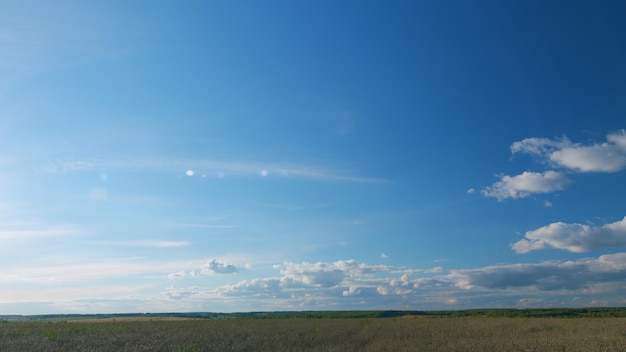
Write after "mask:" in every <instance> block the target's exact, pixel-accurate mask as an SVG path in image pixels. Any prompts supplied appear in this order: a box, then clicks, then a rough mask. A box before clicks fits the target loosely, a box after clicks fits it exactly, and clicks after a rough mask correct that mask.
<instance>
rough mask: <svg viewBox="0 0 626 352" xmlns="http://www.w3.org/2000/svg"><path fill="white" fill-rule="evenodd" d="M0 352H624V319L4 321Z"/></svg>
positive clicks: (0, 330)
mask: <svg viewBox="0 0 626 352" xmlns="http://www.w3.org/2000/svg"><path fill="white" fill-rule="evenodd" d="M0 350H1V351H11V352H17V351H48V352H53V351H83V352H87V351H116V352H117V351H133V352H136V351H167V352H171V351H175V352H180V351H182V352H192V351H195V352H198V351H585V352H590V351H591V352H593V351H603V352H606V351H624V350H626V319H625V318H592V319H588V318H580V319H567V318H474V317H472V318H416V317H399V318H387V319H383V318H364V319H301V318H288V319H223V320H204V319H190V320H158V319H155V320H135V321H132V320H121V321H118V320H115V321H113V320H108V321H69V322H41V321H28V322H7V321H4V322H3V323H1V324H0Z"/></svg>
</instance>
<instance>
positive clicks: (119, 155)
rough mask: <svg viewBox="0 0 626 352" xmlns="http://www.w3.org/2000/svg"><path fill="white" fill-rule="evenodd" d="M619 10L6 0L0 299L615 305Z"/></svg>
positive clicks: (17, 304)
mask: <svg viewBox="0 0 626 352" xmlns="http://www.w3.org/2000/svg"><path fill="white" fill-rule="evenodd" d="M625 11H626V8H625V6H624V4H623V3H621V2H619V1H606V2H594V3H590V2H583V1H573V2H567V3H566V2H559V1H554V2H528V1H519V2H500V1H478V2H467V1H446V2H441V1H430V2H427V1H424V2H414V1H407V2H401V1H394V2H372V1H342V2H336V1H315V2H301V1H297V2H285V1H276V2H274V1H263V2H259V1H239V2H236V1H188V2H184V3H181V2H175V1H106V2H93V1H52V2H45V3H43V2H40V1H19V2H14V1H0V241H1V243H2V244H1V246H0V253H1V255H0V314H40V313H107V312H159V311H219V312H230V311H251V310H254V311H258V310H312V309H322V310H326V309H419V310H425V309H463V308H477V307H517V308H525V307H562V306H565V307H580V306H606V305H608V306H616V305H624V304H626V302H625V297H624V296H623V292H624V289H625V288H626V249H625V247H626V218H625V216H626V203H625V202H624V199H625V197H626V187H624V181H625V180H626V179H625V172H626V171H625V169H626V132H625V130H624V129H625V128H626V123H625V121H626V120H625V117H626V66H625V65H624V62H626V28H625V27H626V26H625V25H624V21H623V18H624V14H625V13H626V12H625Z"/></svg>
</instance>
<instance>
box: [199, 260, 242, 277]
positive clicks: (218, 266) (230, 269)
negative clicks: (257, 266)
mask: <svg viewBox="0 0 626 352" xmlns="http://www.w3.org/2000/svg"><path fill="white" fill-rule="evenodd" d="M238 271H239V269H237V267H236V266H235V265H233V264H226V263H222V262H219V261H217V259H211V260H209V261H208V262H207V263H206V264H205V265H204V266H203V267H202V273H203V274H233V273H236V272H238Z"/></svg>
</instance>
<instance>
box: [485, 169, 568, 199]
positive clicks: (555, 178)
mask: <svg viewBox="0 0 626 352" xmlns="http://www.w3.org/2000/svg"><path fill="white" fill-rule="evenodd" d="M570 182H571V181H570V180H569V179H568V178H567V177H566V176H565V175H563V174H561V173H558V172H556V171H547V172H545V173H538V172H530V171H526V172H523V173H522V174H520V175H517V176H508V175H502V176H501V177H500V181H498V182H496V183H494V184H493V185H491V186H489V187H486V188H485V189H483V190H482V194H483V195H484V196H485V197H493V198H496V199H497V200H499V201H501V200H504V199H507V198H514V199H515V198H524V197H527V196H529V195H531V194H534V193H550V192H554V191H560V190H562V189H564V188H565V185H567V184H568V183H570Z"/></svg>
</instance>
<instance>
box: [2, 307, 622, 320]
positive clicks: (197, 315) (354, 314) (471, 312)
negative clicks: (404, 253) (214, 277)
mask: <svg viewBox="0 0 626 352" xmlns="http://www.w3.org/2000/svg"><path fill="white" fill-rule="evenodd" d="M396 317H424V318H460V317H475V318H623V317H626V307H605V308H596V307H594V308H534V309H465V310H432V311H419V310H371V311H364V310H346V311H284V312H242V313H212V312H190V313H122V314H46V315H25V316H23V315H0V321H9V320H10V321H15V320H47V321H64V320H81V319H115V318H119V319H122V318H188V319H287V318H302V319H363V318H396Z"/></svg>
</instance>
